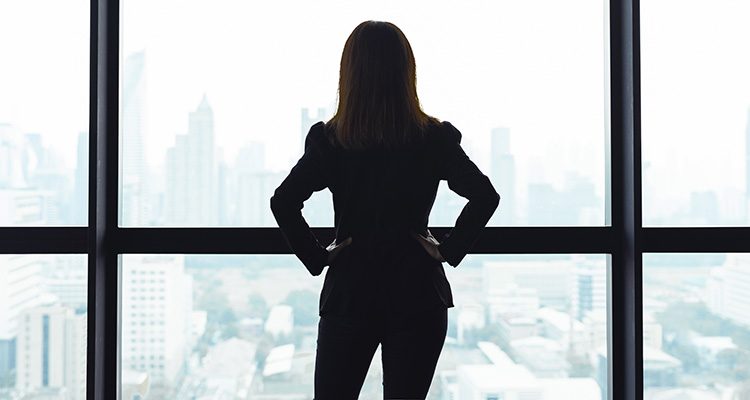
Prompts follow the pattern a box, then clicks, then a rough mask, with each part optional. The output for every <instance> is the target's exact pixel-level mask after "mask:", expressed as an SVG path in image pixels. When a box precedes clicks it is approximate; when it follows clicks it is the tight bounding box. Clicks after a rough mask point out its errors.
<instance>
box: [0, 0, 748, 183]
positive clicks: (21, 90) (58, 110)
mask: <svg viewBox="0 0 750 400" xmlns="http://www.w3.org/2000/svg"><path fill="white" fill-rule="evenodd" d="M122 3H123V8H122V18H123V20H122V54H121V56H122V59H123V60H124V58H125V57H126V56H127V55H129V54H131V53H133V52H135V51H139V50H141V49H145V51H146V70H147V72H146V73H147V78H146V79H147V87H148V89H147V104H146V106H147V128H146V136H147V137H145V138H144V143H145V151H146V155H147V159H148V161H149V162H150V163H151V164H154V165H156V164H161V163H163V157H164V153H165V150H166V148H167V147H169V146H171V145H172V144H173V143H174V136H175V135H176V134H179V133H185V131H186V129H187V119H188V112H189V111H191V110H193V109H194V108H195V107H196V106H197V105H198V103H199V101H200V99H201V96H202V94H203V93H206V94H207V95H208V99H209V102H210V103H211V105H212V106H213V109H214V113H215V135H216V141H217V145H218V146H221V147H222V148H223V149H224V152H225V155H226V157H227V158H228V159H229V160H230V161H233V160H234V154H235V152H236V150H237V148H238V147H239V146H241V145H242V144H244V143H246V142H249V141H261V142H264V143H266V146H267V148H266V150H267V157H266V159H267V164H268V165H267V166H268V167H269V168H272V169H277V170H281V169H286V168H288V167H289V166H290V164H291V163H292V162H293V161H294V160H296V157H298V155H299V154H298V152H299V149H300V147H299V146H300V144H299V140H300V128H299V124H300V117H299V112H300V108H301V107H307V106H309V107H319V106H327V107H332V106H333V104H334V102H335V96H336V84H337V79H338V63H339V58H340V54H341V49H342V47H343V44H344V41H345V40H346V37H347V36H348V35H349V33H350V32H351V30H352V29H353V28H354V27H355V26H356V25H357V24H358V23H359V22H361V21H363V20H366V19H380V20H388V21H391V22H394V23H395V24H396V25H398V26H399V27H401V29H402V30H403V31H404V33H405V34H406V35H407V37H408V38H409V40H410V42H411V44H412V47H413V48H414V51H415V56H416V59H417V74H418V91H419V95H420V98H421V100H422V104H423V106H424V109H425V110H426V111H427V112H428V113H430V114H433V115H435V116H437V117H439V118H441V119H445V120H449V121H451V122H453V123H454V124H455V125H456V126H457V127H458V128H459V129H460V130H461V131H462V132H463V133H464V138H465V141H464V143H465V147H466V148H467V151H468V152H469V154H470V155H471V156H472V157H473V158H475V159H476V160H477V162H478V164H480V167H483V168H484V169H486V168H488V167H489V164H488V160H489V148H488V145H489V132H490V129H491V128H492V127H495V126H507V127H510V128H511V135H512V138H511V147H512V151H513V153H514V154H515V155H516V156H517V162H518V175H519V177H520V178H521V181H520V182H519V183H521V182H525V181H527V180H532V181H537V180H551V181H556V182H559V179H560V177H561V176H562V173H563V171H566V170H576V171H580V172H581V173H584V174H586V175H589V176H591V177H592V179H594V182H595V183H596V184H597V186H598V187H599V188H600V190H601V188H602V186H603V182H604V167H603V166H604V151H603V146H604V139H603V138H604V127H605V107H606V100H607V99H608V97H607V96H608V94H607V92H606V87H605V83H606V79H607V77H606V76H605V58H606V56H605V54H606V53H605V51H606V49H605V45H606V43H605V38H606V36H605V35H606V33H605V31H604V29H605V21H606V20H605V16H606V11H605V9H604V2H602V1H595V0H575V1H559V0H523V1H520V0H513V1H510V0H505V1H489V0H488V1H479V0H472V1H461V2H455V1H445V0H437V1H429V2H416V1H381V2H361V1H346V2H345V1H338V2H336V1H315V2H313V1H290V0H281V1H278V0H274V1H265V2H256V1H240V0H212V1H197V0H180V1H177V0H159V1H144V0H123V1H122ZM642 3H643V4H642V5H641V8H642V27H643V28H642V50H643V52H642V61H643V64H642V71H643V85H642V92H643V136H644V138H643V143H644V160H649V159H651V160H655V161H652V163H651V167H650V170H651V172H649V176H648V179H649V180H650V182H651V184H653V185H671V187H674V188H675V190H670V191H661V192H663V193H664V194H667V193H670V194H673V195H674V196H682V195H684V194H686V193H688V192H689V191H690V190H699V189H701V188H715V189H720V188H721V187H724V186H735V187H737V188H738V189H743V190H744V164H743V163H744V130H745V123H746V118H747V110H748V108H749V107H750V52H747V51H745V49H746V47H747V39H748V38H750V24H748V22H747V21H750V2H747V1H743V0H721V1H713V2H710V6H711V7H710V9H709V8H708V7H705V5H706V4H709V3H707V2H705V1H702V2H698V1H694V0H688V1H685V0H682V1H677V0H669V1H665V0H661V1H655V0H651V1H644V2H642ZM76 6H77V7H76ZM0 10H2V12H0V38H1V39H0V54H3V56H4V62H2V63H0V122H11V123H13V124H14V125H16V126H17V127H19V128H20V129H22V130H23V131H38V132H41V133H43V134H44V138H45V140H46V141H47V142H48V143H50V144H53V145H54V146H56V147H59V149H60V152H61V153H63V154H65V155H69V157H68V160H69V163H70V164H71V165H72V163H73V160H74V157H73V156H74V154H75V140H74V138H75V135H76V134H77V132H79V131H85V130H87V111H88V109H87V103H88V42H87V37H88V1H87V0H70V1H66V2H60V1H53V0H5V1H4V2H3V4H2V6H0ZM678 140H679V141H678ZM522 189H523V188H519V190H522ZM665 198H666V197H665Z"/></svg>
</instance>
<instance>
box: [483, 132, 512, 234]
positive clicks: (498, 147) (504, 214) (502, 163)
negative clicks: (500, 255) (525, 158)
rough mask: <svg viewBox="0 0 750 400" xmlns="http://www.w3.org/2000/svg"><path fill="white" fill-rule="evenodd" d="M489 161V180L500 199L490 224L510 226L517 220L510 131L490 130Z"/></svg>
mask: <svg viewBox="0 0 750 400" xmlns="http://www.w3.org/2000/svg"><path fill="white" fill-rule="evenodd" d="M490 159H491V160H492V161H491V165H490V168H491V172H490V175H491V179H492V182H493V184H494V185H495V187H496V189H497V191H498V193H500V198H501V199H502V200H500V207H498V210H497V212H496V213H495V214H494V215H493V216H492V219H491V220H490V223H491V224H500V225H512V224H513V223H514V222H515V221H516V219H517V215H516V161H515V158H514V157H513V154H512V153H511V152H510V129H508V128H505V127H498V128H494V129H492V136H491V153H490Z"/></svg>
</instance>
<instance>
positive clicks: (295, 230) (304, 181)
mask: <svg viewBox="0 0 750 400" xmlns="http://www.w3.org/2000/svg"><path fill="white" fill-rule="evenodd" d="M322 124H323V123H322V122H318V123H317V124H315V125H313V126H312V127H311V128H310V131H309V132H308V133H307V137H306V138H305V152H304V154H303V155H302V157H301V158H300V159H299V161H297V164H296V165H295V166H294V167H292V170H291V171H290V172H289V175H287V177H286V178H285V179H284V180H283V181H282V182H281V184H280V185H279V187H278V188H276V190H275V191H274V194H273V196H271V211H272V212H273V215H274V218H276V222H277V223H278V225H279V228H280V229H281V232H282V234H283V236H284V238H285V239H286V242H287V244H288V245H289V247H290V249H291V250H292V252H294V254H295V255H296V256H297V258H299V259H300V261H302V263H303V264H304V265H305V267H306V268H307V270H308V271H310V274H312V275H313V276H317V275H320V274H321V273H322V272H323V268H324V267H325V266H326V265H327V259H328V250H326V248H325V247H323V246H322V245H321V244H320V243H319V242H318V239H317V238H316V237H315V235H314V234H313V232H312V230H310V226H309V225H308V224H307V221H305V218H304V217H303V216H302V207H303V202H304V201H305V200H307V199H309V198H310V196H312V194H313V192H316V191H319V190H323V189H325V188H326V187H327V186H328V185H327V182H326V179H325V173H324V170H323V167H324V165H323V159H322V154H321V149H320V147H319V145H318V144H317V143H315V140H314V139H313V137H314V135H315V134H316V130H317V129H320V128H322Z"/></svg>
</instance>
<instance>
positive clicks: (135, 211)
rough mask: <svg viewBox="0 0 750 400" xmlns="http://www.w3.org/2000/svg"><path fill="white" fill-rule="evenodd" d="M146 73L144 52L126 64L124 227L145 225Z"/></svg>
mask: <svg viewBox="0 0 750 400" xmlns="http://www.w3.org/2000/svg"><path fill="white" fill-rule="evenodd" d="M144 69H145V54H144V51H139V52H137V53H133V54H131V55H130V56H128V58H127V59H126V60H125V71H124V77H123V79H124V80H123V87H122V111H121V112H122V114H121V115H122V117H121V118H122V131H121V134H120V149H121V152H120V182H121V190H120V204H121V207H120V221H121V223H122V224H123V225H142V224H143V223H145V215H144V214H145V207H146V204H147V201H146V200H147V199H145V198H144V197H145V193H144V188H145V184H144V180H145V177H146V174H145V169H146V166H145V159H144V157H143V138H144V137H145V127H146V123H145V121H146V107H145V97H146V96H145V91H146V77H145V74H144Z"/></svg>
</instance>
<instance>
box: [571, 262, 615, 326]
mask: <svg viewBox="0 0 750 400" xmlns="http://www.w3.org/2000/svg"><path fill="white" fill-rule="evenodd" d="M572 279H573V283H572V285H571V289H572V291H571V302H572V306H573V310H572V312H573V317H574V318H576V319H577V320H579V321H583V320H584V317H585V316H586V315H587V314H589V313H603V314H605V315H606V313H607V270H606V268H604V267H603V266H602V265H597V264H596V263H587V262H585V261H581V262H577V263H576V265H575V267H574V268H573V275H572Z"/></svg>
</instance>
